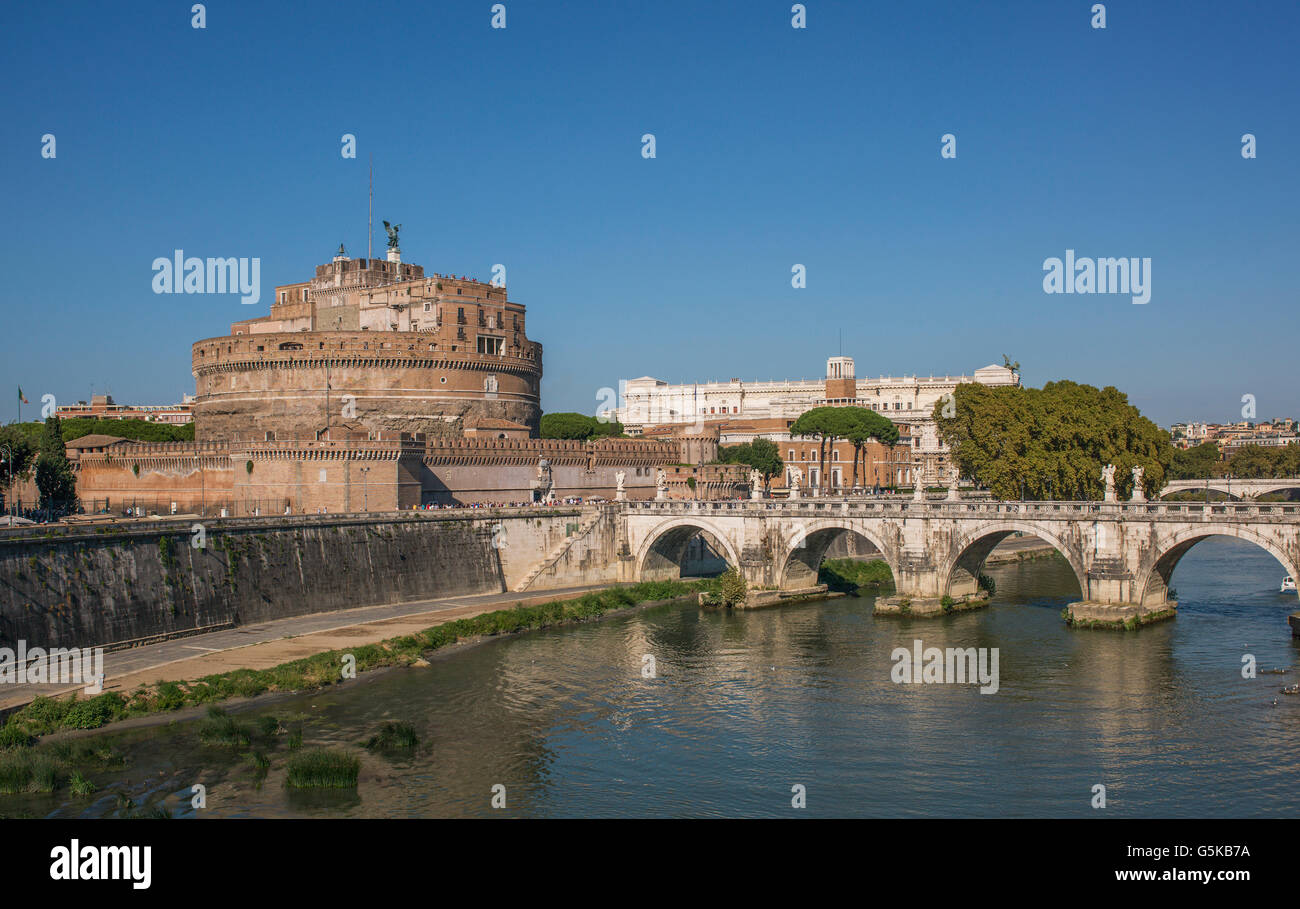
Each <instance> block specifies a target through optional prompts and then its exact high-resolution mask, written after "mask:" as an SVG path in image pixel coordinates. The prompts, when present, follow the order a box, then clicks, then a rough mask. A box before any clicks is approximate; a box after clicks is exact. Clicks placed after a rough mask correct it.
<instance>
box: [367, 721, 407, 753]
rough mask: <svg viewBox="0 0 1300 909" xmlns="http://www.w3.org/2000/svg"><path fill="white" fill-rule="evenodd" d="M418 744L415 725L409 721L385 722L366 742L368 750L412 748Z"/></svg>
mask: <svg viewBox="0 0 1300 909" xmlns="http://www.w3.org/2000/svg"><path fill="white" fill-rule="evenodd" d="M418 744H420V738H419V736H417V735H416V734H415V727H414V726H412V725H411V724H410V723H385V724H384V725H383V726H382V727H381V728H380V730H379V731H378V732H377V733H375V734H374V735H372V736H371V737H370V739H369V740H368V741H367V742H366V748H367V749H369V750H370V751H389V750H392V749H395V748H414V747H415V746H416V745H418Z"/></svg>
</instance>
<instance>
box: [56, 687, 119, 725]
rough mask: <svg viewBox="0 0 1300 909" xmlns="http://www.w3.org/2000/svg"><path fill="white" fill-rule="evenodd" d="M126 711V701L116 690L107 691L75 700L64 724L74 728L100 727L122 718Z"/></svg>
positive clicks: (64, 719)
mask: <svg viewBox="0 0 1300 909" xmlns="http://www.w3.org/2000/svg"><path fill="white" fill-rule="evenodd" d="M125 713H126V701H125V700H124V699H123V697H122V696H121V695H120V694H118V693H117V692H116V691H106V692H104V693H103V694H99V695H96V696H95V697H93V698H88V699H86V700H84V701H73V702H72V703H71V705H70V706H69V708H68V712H67V715H66V716H65V717H64V718H63V725H64V726H65V727H68V728H72V729H98V728H99V727H100V726H103V725H104V724H105V723H111V722H113V720H116V719H120V718H121V717H122V716H124V715H125Z"/></svg>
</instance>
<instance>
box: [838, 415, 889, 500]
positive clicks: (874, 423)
mask: <svg viewBox="0 0 1300 909" xmlns="http://www.w3.org/2000/svg"><path fill="white" fill-rule="evenodd" d="M839 409H840V410H842V411H844V421H845V427H846V428H845V433H844V437H845V438H846V439H847V440H848V441H849V443H850V444H851V445H852V446H853V483H852V485H853V486H854V487H856V486H857V485H858V459H859V458H862V459H863V461H862V467H863V470H864V471H865V470H866V466H867V465H866V456H865V453H864V452H865V448H866V444H867V442H869V441H871V440H872V439H875V440H876V441H877V442H881V443H883V444H885V445H888V446H889V447H890V448H891V449H892V448H893V447H894V445H895V443H897V442H898V427H897V426H896V425H894V421H893V420H891V419H889V418H888V417H883V416H881V415H880V414H878V413H876V412H875V411H874V410H868V409H867V408H865V407H841V408H839Z"/></svg>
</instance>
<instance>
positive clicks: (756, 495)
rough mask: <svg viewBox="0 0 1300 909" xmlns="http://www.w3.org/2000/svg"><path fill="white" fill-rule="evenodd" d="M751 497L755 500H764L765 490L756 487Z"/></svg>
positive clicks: (752, 490)
mask: <svg viewBox="0 0 1300 909" xmlns="http://www.w3.org/2000/svg"><path fill="white" fill-rule="evenodd" d="M749 497H750V498H751V499H755V500H757V499H761V498H763V490H762V489H760V488H759V487H757V486H755V487H754V488H753V489H751V490H750V491H749Z"/></svg>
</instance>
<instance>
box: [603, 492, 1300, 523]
mask: <svg viewBox="0 0 1300 909" xmlns="http://www.w3.org/2000/svg"><path fill="white" fill-rule="evenodd" d="M621 507H622V508H623V509H624V511H625V512H626V513H642V512H650V513H657V514H665V515H690V514H712V515H732V516H738V515H746V516H780V517H812V516H825V515H830V514H842V515H849V516H852V517H882V516H889V517H908V518H913V517H915V518H949V519H954V518H955V519H967V520H970V519H987V518H997V517H1007V516H1016V517H1018V518H1031V519H1045V520H1137V521H1176V522H1185V521H1198V520H1199V521H1222V520H1225V519H1227V520H1250V521H1252V522H1270V521H1273V522H1280V523H1288V524H1289V523H1300V503H1287V502H1242V503H1237V502H1211V503H1202V502H1057V501H1050V502H1034V501H1028V502H989V501H981V500H970V501H964V500H959V501H956V502H953V501H949V500H946V499H934V500H931V501H925V502H916V501H913V500H912V499H911V498H906V499H904V498H879V499H873V500H866V501H864V500H862V499H831V498H822V499H799V500H797V501H786V500H759V501H754V500H744V501H741V500H736V501H703V502H689V501H688V502H683V501H671V500H669V501H662V502H659V501H640V502H624V503H621Z"/></svg>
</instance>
